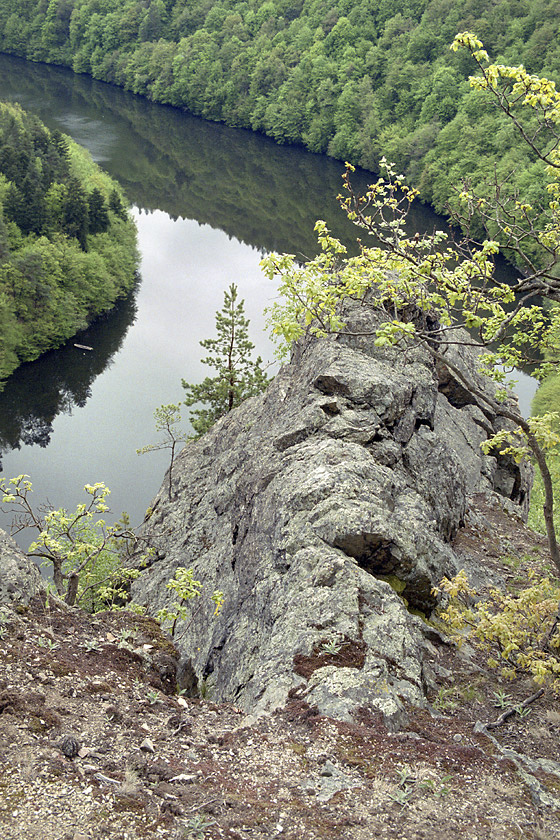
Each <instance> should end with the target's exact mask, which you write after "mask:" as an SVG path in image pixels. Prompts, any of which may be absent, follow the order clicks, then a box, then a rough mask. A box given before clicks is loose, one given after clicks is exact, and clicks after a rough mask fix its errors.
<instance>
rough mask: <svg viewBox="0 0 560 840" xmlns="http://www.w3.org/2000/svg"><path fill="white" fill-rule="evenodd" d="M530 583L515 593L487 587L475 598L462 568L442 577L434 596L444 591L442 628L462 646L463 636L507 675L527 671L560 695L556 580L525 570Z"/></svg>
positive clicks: (511, 676) (558, 590) (559, 600)
mask: <svg viewBox="0 0 560 840" xmlns="http://www.w3.org/2000/svg"><path fill="white" fill-rule="evenodd" d="M528 582H529V585H528V586H527V587H525V588H523V589H519V590H518V591H517V592H515V593H514V594H508V593H506V592H502V591H501V590H499V589H496V588H492V589H490V591H489V593H488V596H487V597H486V598H484V599H480V600H476V597H477V595H476V592H475V590H474V589H473V588H472V587H471V586H470V585H469V582H468V580H467V576H466V574H465V572H464V571H463V570H462V571H460V572H459V574H457V575H456V576H455V577H454V578H453V579H452V580H449V579H448V578H444V579H443V580H442V582H441V584H440V586H439V587H436V588H435V589H434V594H440V595H441V594H444V595H445V596H446V599H447V604H446V606H445V607H443V608H441V609H440V611H439V617H440V619H441V620H442V621H443V623H444V625H445V627H446V630H447V631H448V632H449V634H450V635H451V636H452V638H453V639H454V640H455V641H456V642H457V644H458V645H461V643H462V642H463V641H465V640H466V639H468V640H469V641H470V642H471V643H472V644H473V645H474V646H475V647H476V648H478V649H479V650H481V651H483V652H484V653H485V654H486V656H487V663H488V665H489V666H490V667H491V668H496V669H498V670H499V671H500V674H501V676H502V677H504V678H506V679H511V680H513V679H516V678H517V677H520V676H522V675H529V676H530V677H532V679H533V680H534V681H535V682H536V683H537V684H538V685H548V686H550V687H551V688H552V690H553V691H554V692H555V693H556V694H560V632H559V626H558V610H559V603H560V584H559V583H558V581H554V580H551V579H550V578H547V577H543V578H539V579H538V580H536V576H535V574H534V572H532V571H529V572H528Z"/></svg>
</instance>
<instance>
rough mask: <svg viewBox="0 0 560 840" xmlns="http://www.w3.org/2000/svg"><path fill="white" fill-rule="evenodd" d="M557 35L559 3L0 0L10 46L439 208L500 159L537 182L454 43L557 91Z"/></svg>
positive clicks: (523, 179) (529, 188)
mask: <svg viewBox="0 0 560 840" xmlns="http://www.w3.org/2000/svg"><path fill="white" fill-rule="evenodd" d="M558 26H559V18H558V4H557V2H556V0H493V2H490V3H489V2H488V0H338V2H335V0H268V2H262V0H243V2H239V0H3V2H2V4H1V8H0V49H1V50H3V51H6V52H11V53H15V54H17V55H21V56H25V57H27V58H31V59H33V60H35V61H46V62H55V63H59V64H65V65H68V66H70V67H72V68H73V69H74V70H75V71H77V72H79V73H89V74H91V75H92V76H94V77H95V78H96V79H102V80H104V81H107V82H111V83H114V84H117V85H121V86H123V87H125V88H127V89H129V90H131V91H134V92H135V93H138V94H142V95H145V96H147V97H149V98H150V99H153V100H154V101H157V102H163V103H169V104H171V105H175V106H179V107H184V108H187V109H188V110H189V111H191V112H193V113H194V114H198V115H200V116H202V117H205V118H207V119H211V120H218V121H224V122H225V123H227V124H228V125H232V126H243V127H247V128H251V129H253V130H255V131H260V132H263V133H265V134H268V135H270V136H271V137H273V138H274V139H275V140H277V141H278V142H280V143H298V144H303V145H304V146H306V147H307V148H308V149H310V150H311V151H313V152H320V153H326V154H329V155H331V156H333V157H335V158H340V159H347V160H350V161H352V162H353V163H356V164H360V165H362V166H364V167H365V168H368V169H373V170H375V169H376V167H377V163H378V160H379V158H380V157H381V155H383V154H384V155H385V156H386V157H387V158H388V159H389V160H392V161H394V162H395V163H396V164H397V165H398V167H399V168H400V169H401V170H404V171H405V173H406V175H407V176H408V177H409V179H410V180H411V181H412V182H413V183H414V185H415V186H417V187H419V189H420V192H421V196H422V198H423V199H424V200H426V201H429V202H431V203H432V204H433V205H434V206H435V208H436V209H438V210H441V209H442V208H443V207H444V206H445V202H446V201H447V199H448V198H449V195H450V185H452V184H454V183H457V182H458V180H459V179H460V178H461V176H462V175H466V174H468V175H469V176H470V177H471V178H472V179H473V180H475V181H476V182H477V183H479V182H480V180H481V179H482V178H483V177H484V176H487V175H488V173H489V172H492V168H493V164H494V163H496V165H497V167H498V175H499V176H500V177H504V176H506V175H509V174H510V172H511V171H512V170H515V173H516V174H515V178H516V179H517V184H518V186H519V187H520V189H522V190H523V194H524V196H525V197H526V198H527V199H528V200H533V199H534V198H535V197H536V195H537V194H538V192H539V186H540V184H542V179H541V172H540V166H539V165H537V164H534V163H533V161H532V160H531V159H530V156H529V152H528V151H527V150H526V149H525V148H523V147H522V146H521V144H520V143H519V142H518V139H517V137H516V135H515V132H514V130H513V129H512V127H511V125H509V124H506V123H505V122H504V120H503V119H502V118H501V117H500V115H499V114H497V113H496V110H495V109H494V107H493V105H492V103H490V102H485V101H484V99H483V97H482V96H480V95H477V94H476V93H474V92H472V91H470V90H469V86H468V82H467V77H468V75H469V73H471V72H472V71H473V69H474V66H473V64H472V62H471V59H470V57H469V56H468V55H466V54H465V53H452V52H450V50H449V45H450V43H451V41H452V40H453V37H454V35H455V34H456V33H457V32H458V31H461V30H464V29H468V30H470V31H473V32H475V33H476V34H477V35H478V36H479V37H480V38H481V39H482V40H483V41H484V43H485V46H486V48H487V50H488V51H489V53H490V54H491V56H492V57H493V59H494V60H503V61H505V62H507V63H513V64H518V63H521V62H523V63H524V64H525V65H526V66H527V68H528V69H529V70H530V71H531V72H537V73H541V74H544V75H547V76H550V77H551V78H552V79H558V78H559V77H560V41H559V39H558Z"/></svg>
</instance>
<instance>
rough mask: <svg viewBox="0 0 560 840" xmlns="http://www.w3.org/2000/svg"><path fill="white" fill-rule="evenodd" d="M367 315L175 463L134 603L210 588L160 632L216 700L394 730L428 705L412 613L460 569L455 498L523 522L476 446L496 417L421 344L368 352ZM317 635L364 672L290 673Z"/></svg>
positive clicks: (501, 469)
mask: <svg viewBox="0 0 560 840" xmlns="http://www.w3.org/2000/svg"><path fill="white" fill-rule="evenodd" d="M376 317H377V316H376V315H374V314H373V313H372V312H371V311H370V310H369V309H368V308H367V307H364V306H360V305H359V304H355V305H353V306H350V307H349V308H348V312H347V313H346V321H347V324H348V329H347V333H349V334H348V335H338V336H331V337H329V338H325V339H315V338H312V337H310V336H307V337H305V338H304V339H303V340H301V341H300V342H299V343H298V345H297V346H296V348H295V350H294V353H293V357H292V360H291V362H290V363H289V364H288V365H286V366H285V367H284V368H282V370H281V371H280V372H279V374H278V375H277V377H276V378H275V380H274V381H273V382H272V384H271V385H270V387H269V388H268V390H267V392H266V393H265V394H264V395H262V396H260V397H255V398H252V399H250V400H248V401H247V402H245V403H244V404H243V405H242V406H240V407H239V408H238V409H237V410H235V411H233V412H231V413H230V414H229V415H227V416H226V417H225V418H222V420H220V421H219V422H218V423H217V424H216V425H215V426H214V427H213V428H212V429H211V430H210V432H209V433H208V434H207V435H205V436H204V437H203V438H202V439H201V440H199V441H197V442H194V443H191V444H189V445H188V446H187V447H186V448H185V449H184V450H183V452H182V453H181V455H180V457H179V459H178V461H177V462H176V464H175V466H174V473H173V494H174V497H173V498H172V499H171V500H169V498H168V497H167V495H168V494H167V489H166V488H167V485H165V487H164V489H162V491H161V492H160V494H159V497H158V504H157V506H155V505H154V506H153V507H154V509H155V511H156V512H155V513H154V515H153V517H152V518H151V520H150V522H149V525H148V527H149V530H150V533H151V534H152V538H153V539H154V543H155V545H156V546H157V549H158V551H159V558H160V559H158V560H156V562H154V563H153V564H152V566H151V567H150V568H149V570H148V571H147V572H146V573H145V574H144V575H143V576H142V577H141V578H140V579H139V580H138V581H137V582H135V583H134V585H133V595H134V599H135V600H137V601H139V602H141V603H144V604H146V605H147V607H148V609H149V611H150V612H156V611H157V610H158V609H160V608H161V607H162V606H164V605H165V604H166V603H167V600H168V599H169V597H170V595H169V593H168V591H167V589H166V582H167V581H168V580H169V578H170V577H172V575H173V574H174V571H175V569H176V568H177V567H178V566H187V567H191V566H192V567H193V569H194V571H195V574H196V577H197V578H198V579H200V580H201V581H202V582H203V585H204V589H205V591H206V592H208V593H211V592H212V591H213V590H214V588H219V589H221V590H223V591H224V593H225V603H224V607H223V610H222V612H221V613H220V615H219V616H218V617H217V618H215V619H214V618H212V611H213V604H212V602H211V601H210V599H209V598H207V601H206V603H205V606H204V607H203V609H201V610H200V611H199V612H198V613H197V615H196V617H195V618H194V620H193V621H192V623H190V624H189V625H188V627H186V625H184V627H183V628H182V627H181V625H180V624H178V625H177V629H176V634H175V642H176V644H177V645H178V647H179V649H180V650H181V653H182V657H183V667H184V669H185V671H186V672H190V673H192V671H194V673H195V674H196V676H197V677H198V679H199V680H204V681H205V684H206V685H207V686H209V687H210V689H211V692H212V699H214V700H216V701H226V700H227V701H233V702H235V703H236V704H237V705H239V706H241V707H242V708H244V709H246V710H247V711H250V712H251V713H253V714H254V713H258V712H262V711H267V710H271V709H273V708H275V707H279V706H282V705H283V704H284V703H285V702H286V699H287V698H288V695H289V694H290V693H291V694H292V695H293V694H294V692H296V693H297V695H298V696H300V697H304V698H305V699H306V700H307V702H308V703H310V704H311V705H316V706H317V707H318V708H319V710H320V711H321V712H323V713H325V714H327V715H330V716H332V717H338V718H342V719H346V720H350V719H351V718H352V716H353V715H354V714H355V713H356V711H357V710H358V709H363V708H366V709H370V710H372V711H373V712H379V713H381V714H382V715H383V717H384V718H385V720H386V722H387V723H388V724H389V725H390V726H392V727H393V728H397V727H399V726H400V725H402V724H403V723H404V721H405V719H406V711H405V710H406V705H407V703H412V704H415V705H422V704H423V703H424V702H425V699H424V698H425V695H424V682H423V670H422V659H423V649H424V644H425V642H424V634H423V630H422V627H423V623H422V621H421V619H420V618H418V617H417V616H415V615H412V614H411V612H410V611H409V610H410V609H412V610H414V611H421V612H422V613H429V612H430V610H431V609H432V608H433V606H434V603H435V602H434V596H433V594H432V587H433V586H434V584H436V583H438V582H439V581H440V580H441V578H442V576H443V575H446V574H447V575H450V574H454V573H455V572H456V571H457V570H458V566H457V562H458V561H457V558H456V557H455V554H454V553H453V551H452V549H451V547H450V541H451V540H452V539H453V537H454V535H455V534H456V532H457V530H458V528H459V527H460V526H461V524H462V523H463V520H464V517H465V513H466V510H467V507H468V499H469V496H471V495H472V494H474V493H481V492H482V493H494V492H496V491H499V492H502V493H504V492H506V491H507V494H508V498H509V499H510V501H511V502H512V503H513V504H515V505H516V506H517V507H518V509H519V511H520V513H523V511H524V510H525V506H526V502H527V499H528V488H529V486H530V480H531V473H530V468H528V467H526V466H525V465H524V464H521V465H519V466H518V465H516V464H515V463H514V462H513V460H510V461H507V460H504V459H501V461H500V463H498V461H497V459H496V458H494V457H491V456H487V455H484V454H482V452H481V449H480V444H481V443H482V442H483V441H484V440H486V439H487V437H488V435H489V434H491V433H492V432H493V431H494V430H496V429H497V428H498V418H496V417H493V416H492V415H491V414H490V413H489V410H488V408H487V407H486V405H477V403H476V399H474V398H472V399H470V400H467V399H466V397H465V394H463V393H459V391H460V389H459V388H458V386H457V388H455V389H454V387H453V382H452V381H451V380H450V377H449V375H448V374H446V375H445V377H443V375H442V373H441V372H440V371H439V370H438V369H437V367H436V365H435V363H434V361H433V358H432V356H431V355H430V354H429V353H428V352H427V351H426V350H425V349H423V348H422V347H421V346H414V347H410V348H409V349H407V350H406V351H403V350H399V349H396V348H378V347H375V346H374V331H375V327H376V324H377V322H376ZM454 362H455V363H456V364H462V365H467V366H470V368H471V369H474V367H475V360H474V359H473V357H472V356H469V355H466V356H465V358H464V359H454ZM480 387H484V388H492V387H493V386H492V384H491V383H489V382H484V381H481V384H480ZM391 579H398V580H399V582H400V584H399V588H401V589H402V591H401V593H399V594H398V593H397V592H395V590H394V588H392V587H391V586H390V584H389V583H388V582H387V581H388V580H391ZM325 638H340V639H344V640H346V641H351V640H354V641H355V643H356V644H359V645H360V646H361V647H363V646H364V645H365V648H364V650H365V656H364V659H363V664H362V666H361V667H360V668H358V669H357V668H355V667H354V668H352V667H345V666H340V667H339V666H337V664H326V665H325V666H324V667H320V668H317V669H315V670H313V673H312V674H311V675H310V676H309V678H308V679H306V678H305V677H304V676H302V674H301V673H298V669H297V668H295V667H294V662H295V661H298V659H297V658H298V657H310V656H312V655H313V653H314V651H316V650H317V645H318V644H319V643H320V642H321V640H324V639H325Z"/></svg>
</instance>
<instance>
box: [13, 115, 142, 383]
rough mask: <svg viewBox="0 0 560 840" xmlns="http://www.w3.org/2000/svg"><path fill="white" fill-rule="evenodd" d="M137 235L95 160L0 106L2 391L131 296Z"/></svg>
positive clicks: (36, 122)
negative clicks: (22, 369)
mask: <svg viewBox="0 0 560 840" xmlns="http://www.w3.org/2000/svg"><path fill="white" fill-rule="evenodd" d="M136 266H137V251H136V231H135V227H134V225H133V223H132V221H131V220H130V219H129V218H128V214H127V212H126V210H125V207H124V204H123V201H122V197H121V194H120V191H119V189H118V187H117V185H116V184H115V183H114V182H113V181H112V180H111V178H109V176H108V175H106V174H105V173H103V172H101V170H100V169H98V167H97V166H96V165H95V164H94V163H93V161H92V160H91V158H90V156H89V154H88V153H87V152H86V151H85V150H84V149H82V148H80V147H79V146H77V145H76V144H75V143H73V142H72V141H70V140H69V139H68V138H67V137H65V136H63V135H61V134H60V133H57V132H53V133H51V132H50V131H49V130H48V129H47V128H46V127H45V126H44V125H43V124H42V123H41V121H40V120H39V119H38V118H37V117H35V116H31V115H28V114H26V113H25V112H24V111H22V109H21V108H20V107H19V106H16V105H11V104H6V103H0V381H1V380H2V379H5V377H6V376H8V374H10V373H11V372H12V371H13V370H14V369H15V368H16V367H17V366H18V365H19V364H20V363H21V362H25V361H30V360H32V359H35V358H37V356H39V355H40V354H41V353H43V352H44V351H45V350H48V349H49V348H51V347H56V346H58V345H60V344H61V343H62V342H64V341H65V340H66V339H68V338H70V336H72V335H74V334H75V333H76V332H77V331H78V330H80V329H83V328H84V327H85V326H87V324H88V323H90V322H91V321H92V320H93V319H94V318H95V317H96V316H97V315H99V314H100V313H101V312H103V311H105V310H107V309H109V308H110V307H111V306H112V305H113V304H114V302H115V300H116V299H117V298H118V297H119V296H121V295H122V294H124V293H125V292H126V291H128V290H129V289H130V288H131V287H132V285H133V283H134V278H135V271H136Z"/></svg>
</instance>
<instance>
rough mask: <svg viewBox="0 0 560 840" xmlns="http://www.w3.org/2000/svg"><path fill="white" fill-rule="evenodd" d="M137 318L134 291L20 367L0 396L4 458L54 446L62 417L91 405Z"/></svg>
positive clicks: (0, 427)
mask: <svg viewBox="0 0 560 840" xmlns="http://www.w3.org/2000/svg"><path fill="white" fill-rule="evenodd" d="M135 317H136V291H133V292H132V293H131V294H130V295H128V296H127V297H126V298H123V299H122V300H121V301H119V302H118V303H117V305H116V307H115V308H114V309H113V310H112V311H111V312H109V313H107V314H106V315H103V316H102V317H101V318H98V319H97V321H95V322H94V323H93V324H91V326H90V327H88V329H87V330H84V331H83V332H81V333H80V334H79V335H77V336H75V337H74V338H73V339H71V340H70V341H69V342H68V343H67V344H65V345H64V346H63V347H61V348H59V349H58V350H52V351H50V352H49V353H46V354H45V355H44V356H42V357H41V358H40V359H37V361H35V362H29V363H28V364H25V365H22V366H21V367H20V368H18V370H17V372H16V373H15V374H14V375H13V376H11V377H10V378H9V379H8V380H7V382H6V386H5V388H4V390H3V392H2V393H0V453H4V452H7V451H9V450H12V449H19V448H20V446H22V445H26V446H28V445H30V444H34V445H36V446H42V447H45V446H47V445H48V443H49V441H50V437H51V434H52V430H53V422H54V420H55V418H56V417H57V415H59V414H71V413H72V409H73V408H74V406H78V407H82V406H84V405H85V404H86V402H87V400H88V398H89V396H90V395H91V386H92V383H93V381H94V380H95V378H96V377H97V376H98V375H99V374H100V373H102V372H103V371H104V370H105V368H106V367H107V366H108V365H109V364H110V363H111V359H112V357H113V356H114V354H115V353H116V352H117V351H118V350H119V349H120V347H121V345H122V343H123V341H124V338H125V336H126V333H127V331H128V328H129V327H130V326H131V324H132V323H133V322H134V320H135ZM74 342H78V343H79V344H85V345H87V346H89V347H93V350H92V351H88V350H80V349H79V348H77V347H75V346H74ZM0 469H1V461H0Z"/></svg>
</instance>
